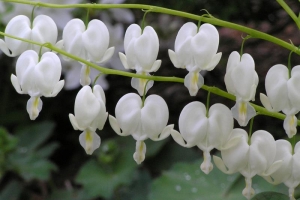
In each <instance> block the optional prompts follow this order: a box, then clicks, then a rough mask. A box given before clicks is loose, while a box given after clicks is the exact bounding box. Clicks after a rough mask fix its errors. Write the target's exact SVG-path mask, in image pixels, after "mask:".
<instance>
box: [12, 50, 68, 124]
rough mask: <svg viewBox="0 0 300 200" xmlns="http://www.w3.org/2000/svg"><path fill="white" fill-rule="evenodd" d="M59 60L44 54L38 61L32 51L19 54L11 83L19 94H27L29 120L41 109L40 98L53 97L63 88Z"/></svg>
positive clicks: (49, 54) (55, 56) (53, 55)
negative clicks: (28, 97)
mask: <svg viewBox="0 0 300 200" xmlns="http://www.w3.org/2000/svg"><path fill="white" fill-rule="evenodd" d="M60 76H61V63H60V59H59V58H58V56H57V55H56V54H55V53H52V52H46V53H44V54H43V55H42V57H41V58H40V59H39V55H38V54H37V53H36V52H35V51H33V50H27V51H25V52H24V53H22V54H21V56H20V57H19V58H18V60H17V64H16V75H13V74H12V75H11V82H12V84H13V86H14V88H15V89H16V91H17V92H18V93H19V94H29V96H30V97H31V98H30V99H29V100H28V102H27V111H28V114H29V116H30V119H31V120H34V119H36V117H37V116H38V115H39V112H40V111H41V109H42V100H41V99H40V97H41V96H45V97H55V96H56V95H57V94H58V92H59V91H60V90H61V89H62V88H63V86H64V80H61V81H60V80H59V79H60Z"/></svg>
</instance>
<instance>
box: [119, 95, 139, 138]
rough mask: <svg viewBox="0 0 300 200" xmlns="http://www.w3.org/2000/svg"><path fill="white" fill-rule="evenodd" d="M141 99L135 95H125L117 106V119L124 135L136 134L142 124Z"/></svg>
mask: <svg viewBox="0 0 300 200" xmlns="http://www.w3.org/2000/svg"><path fill="white" fill-rule="evenodd" d="M141 106H142V100H141V98H140V97H139V96H138V95H137V94H134V93H129V94H126V95H124V96H123V97H122V98H121V99H120V100H119V101H118V103H117V105H116V110H115V113H116V119H117V121H118V124H119V126H120V128H121V129H122V131H123V133H124V134H126V135H128V134H134V133H136V132H137V131H139V128H140V124H141Z"/></svg>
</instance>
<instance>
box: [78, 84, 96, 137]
mask: <svg viewBox="0 0 300 200" xmlns="http://www.w3.org/2000/svg"><path fill="white" fill-rule="evenodd" d="M100 109H101V108H100V103H99V101H98V99H97V98H96V97H95V95H94V94H93V93H92V89H91V87H90V86H84V87H83V88H81V90H80V91H79V92H78V94H77V96H76V99H75V109H74V110H75V111H74V112H75V117H76V121H77V123H78V125H79V129H80V130H82V131H83V130H85V129H87V128H88V127H89V126H90V125H91V123H92V122H93V121H94V119H95V118H96V117H97V116H98V113H99V111H100Z"/></svg>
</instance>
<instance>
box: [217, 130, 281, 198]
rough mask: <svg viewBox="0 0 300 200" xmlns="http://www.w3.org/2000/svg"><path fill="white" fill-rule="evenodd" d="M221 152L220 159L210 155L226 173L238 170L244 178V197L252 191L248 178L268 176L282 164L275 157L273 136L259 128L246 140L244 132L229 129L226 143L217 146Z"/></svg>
mask: <svg viewBox="0 0 300 200" xmlns="http://www.w3.org/2000/svg"><path fill="white" fill-rule="evenodd" d="M237 140H239V141H237ZM221 155H222V159H221V158H219V157H217V156H213V160H214V162H215V164H216V166H217V167H218V168H219V169H220V170H221V171H222V172H224V173H226V174H233V173H236V172H240V173H241V174H242V175H243V176H244V177H245V181H246V187H245V188H244V190H243V195H244V196H245V197H246V198H247V199H248V200H249V199H251V198H252V197H253V195H254V194H255V191H254V189H253V188H252V178H253V177H254V176H255V175H260V176H269V175H270V174H272V173H274V172H275V171H276V170H278V169H279V168H280V166H281V164H282V160H276V143H275V140H274V138H273V136H272V135H271V134H270V133H269V132H267V131H263V130H258V131H255V132H254V133H253V134H252V136H251V139H250V140H249V137H248V134H247V132H246V131H244V130H243V129H233V131H232V132H231V136H230V138H229V140H228V142H227V144H225V146H224V148H222V149H221Z"/></svg>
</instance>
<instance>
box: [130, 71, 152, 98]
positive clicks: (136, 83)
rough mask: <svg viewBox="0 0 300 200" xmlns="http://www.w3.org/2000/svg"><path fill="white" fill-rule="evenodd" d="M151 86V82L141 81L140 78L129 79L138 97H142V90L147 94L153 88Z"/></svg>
mask: <svg viewBox="0 0 300 200" xmlns="http://www.w3.org/2000/svg"><path fill="white" fill-rule="evenodd" d="M137 74H142V73H138V72H137ZM143 75H148V76H150V75H149V74H148V73H147V74H143ZM146 84H147V86H146ZM153 84H154V81H153V80H150V81H148V80H147V79H142V78H132V79H131V87H133V88H134V89H136V90H137V91H138V93H139V95H140V96H143V95H144V90H145V94H147V92H148V90H149V89H150V88H151V87H152V86H153ZM145 86H146V87H145Z"/></svg>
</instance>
